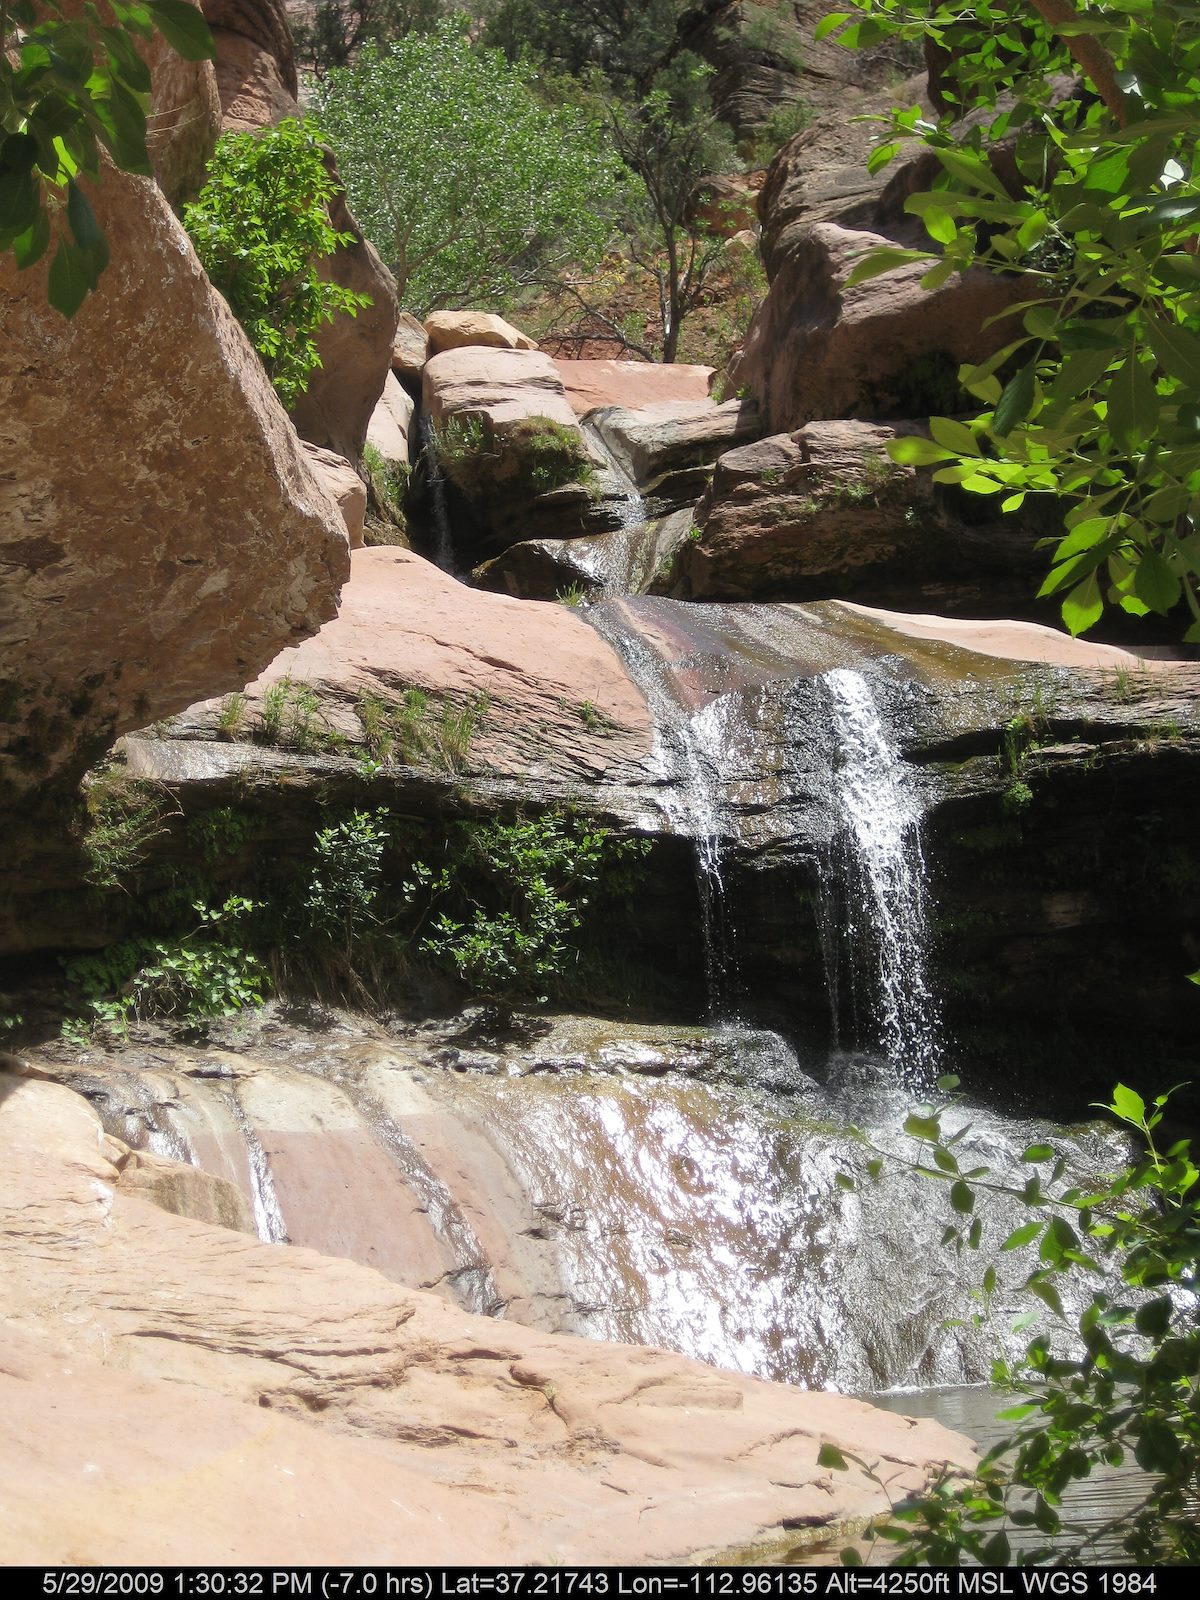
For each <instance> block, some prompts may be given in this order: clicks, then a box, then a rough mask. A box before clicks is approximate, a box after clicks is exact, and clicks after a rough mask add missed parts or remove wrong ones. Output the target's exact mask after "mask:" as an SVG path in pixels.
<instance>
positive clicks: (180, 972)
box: [63, 895, 267, 1043]
mask: <svg viewBox="0 0 1200 1600" xmlns="http://www.w3.org/2000/svg"><path fill="white" fill-rule="evenodd" d="M193 909H194V910H195V911H196V913H197V914H198V916H199V919H200V920H199V922H198V924H197V925H196V926H195V927H194V928H193V929H192V930H191V931H190V932H189V933H187V934H185V935H183V936H182V937H180V938H178V939H129V940H125V941H124V942H122V943H120V944H117V945H112V946H110V947H109V948H108V949H107V950H104V951H102V952H101V953H100V954H99V955H94V956H81V957H79V958H77V959H75V960H73V961H70V962H68V963H67V964H66V981H67V985H68V988H69V989H70V990H72V991H73V992H74V993H75V994H76V995H77V997H78V999H79V1000H81V1001H82V1003H83V1005H84V1008H85V1009H84V1014H83V1015H82V1016H76V1017H73V1018H71V1019H70V1020H68V1021H67V1022H66V1023H64V1026H63V1032H64V1035H65V1037H67V1038H68V1039H70V1040H72V1041H74V1042H76V1043H84V1042H86V1040H87V1038H88V1036H89V1035H90V1032H91V1031H92V1029H94V1028H96V1027H102V1028H108V1029H115V1030H116V1031H118V1032H121V1033H124V1032H125V1031H126V1030H127V1028H128V1026H129V1023H130V1022H131V1021H132V1020H134V1019H137V1020H145V1019H147V1018H151V1017H175V1018H179V1019H181V1020H184V1021H186V1022H189V1023H195V1022H204V1021H207V1020H211V1019H212V1018H214V1017H226V1016H231V1015H232V1014H233V1013H234V1012H237V1011H241V1010H243V1009H244V1008H245V1007H246V1006H257V1005H261V1004H262V1001H263V995H264V992H265V988H266V981H267V973H266V969H265V967H264V966H263V965H262V963H261V962H260V961H259V960H258V958H257V957H256V956H254V955H252V954H251V953H250V951H249V950H247V949H246V948H244V947H243V946H242V945H241V944H240V943H233V942H231V941H230V939H229V937H228V930H229V925H230V924H231V923H233V922H235V921H237V920H239V919H241V918H244V917H246V916H247V915H248V914H249V913H250V912H251V911H253V910H254V906H253V903H252V902H251V901H249V900H247V899H245V898H244V897H243V896H241V895H230V896H229V897H228V898H227V899H226V900H225V902H224V903H223V904H222V905H221V906H219V907H212V906H207V905H205V904H204V903H203V902H202V901H197V902H196V903H195V905H194V907H193Z"/></svg>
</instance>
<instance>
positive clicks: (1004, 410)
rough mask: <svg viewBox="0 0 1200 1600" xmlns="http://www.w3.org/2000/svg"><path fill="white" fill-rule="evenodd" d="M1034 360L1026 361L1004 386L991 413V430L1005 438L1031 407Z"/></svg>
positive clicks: (1034, 369) (1027, 413)
mask: <svg viewBox="0 0 1200 1600" xmlns="http://www.w3.org/2000/svg"><path fill="white" fill-rule="evenodd" d="M1036 366H1037V363H1036V362H1035V361H1027V362H1026V363H1025V365H1024V366H1023V367H1022V368H1021V370H1020V371H1019V372H1018V373H1016V374H1015V375H1014V376H1013V377H1012V378H1010V379H1009V380H1008V382H1007V383H1006V384H1005V386H1004V393H1003V394H1002V395H1001V396H1000V399H999V401H998V402H997V404H996V409H995V411H994V413H993V414H992V432H993V433H995V434H999V435H1000V437H1001V438H1006V437H1007V436H1008V435H1009V434H1010V433H1011V432H1012V431H1013V429H1014V428H1015V427H1016V426H1017V424H1018V423H1019V422H1024V420H1025V418H1026V417H1027V416H1028V415H1029V413H1030V411H1031V409H1032V407H1033V392H1034V379H1035V377H1036Z"/></svg>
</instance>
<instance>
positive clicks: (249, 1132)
mask: <svg viewBox="0 0 1200 1600" xmlns="http://www.w3.org/2000/svg"><path fill="white" fill-rule="evenodd" d="M220 1098H221V1099H222V1100H224V1101H225V1103H226V1105H227V1106H228V1107H229V1112H230V1115H231V1116H232V1117H233V1120H234V1122H235V1123H236V1124H237V1126H238V1127H239V1128H240V1129H241V1134H242V1138H243V1139H244V1140H245V1141H246V1161H247V1164H248V1166H249V1168H250V1204H251V1206H252V1207H253V1210H254V1226H255V1228H256V1229H257V1230H258V1237H259V1238H260V1239H261V1240H262V1242H263V1243H264V1244H287V1243H288V1231H287V1226H286V1224H285V1223H284V1220H283V1212H282V1211H281V1209H280V1206H279V1196H278V1194H277V1193H276V1191H275V1179H274V1177H273V1175H272V1173H271V1163H270V1162H269V1161H268V1160H267V1152H266V1151H265V1150H264V1149H263V1147H262V1143H261V1141H260V1139H259V1137H258V1134H257V1133H256V1132H255V1130H254V1124H253V1123H252V1122H251V1121H250V1118H249V1117H248V1116H247V1115H246V1111H245V1107H244V1106H243V1105H242V1102H241V1101H240V1100H239V1099H238V1097H237V1092H236V1091H235V1090H230V1091H229V1092H227V1093H225V1092H221V1093H220Z"/></svg>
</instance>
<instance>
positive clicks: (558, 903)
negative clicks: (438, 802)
mask: <svg viewBox="0 0 1200 1600" xmlns="http://www.w3.org/2000/svg"><path fill="white" fill-rule="evenodd" d="M645 848H646V847H645V846H644V844H643V843H642V842H640V841H636V840H618V839H616V838H614V837H613V835H612V834H611V833H610V832H609V831H608V830H607V829H604V828H598V827H594V826H591V825H589V824H588V823H587V822H586V821H583V820H581V819H578V818H572V817H566V816H563V815H562V814H560V813H557V812H551V813H549V814H547V815H546V816H542V817H531V818H524V817H522V818H518V819H517V820H516V821H515V822H507V823H506V822H491V823H485V824H479V823H464V824H461V825H460V826H459V828H458V829H457V830H456V836H455V838H454V839H453V841H452V843H451V849H450V853H449V857H448V862H447V868H446V870H445V871H444V872H443V874H442V875H441V877H440V878H438V879H436V880H428V879H426V880H422V879H421V878H420V877H418V878H417V879H416V880H415V882H414V885H413V886H412V888H413V892H414V893H415V892H416V891H417V890H419V889H421V888H426V889H428V884H429V882H431V881H432V882H433V883H435V885H436V893H437V894H439V895H441V894H448V895H450V896H451V897H452V898H453V900H454V902H455V903H454V905H453V907H452V910H453V913H454V914H453V915H452V914H451V913H450V912H448V911H440V912H439V913H438V915H437V916H436V917H435V919H434V921H433V924H432V930H433V931H432V932H431V933H430V934H428V935H427V936H426V937H425V938H424V939H423V941H422V945H421V948H422V949H423V950H424V951H425V952H426V953H427V954H429V955H432V956H433V957H434V958H435V959H436V960H437V961H438V962H440V963H441V964H442V965H444V966H446V967H448V968H449V969H451V970H452V971H454V972H455V973H457V975H458V976H459V977H460V978H461V979H462V981H463V982H464V983H466V984H467V985H468V986H469V987H470V988H471V989H473V990H475V991H476V992H477V993H479V994H482V995H484V996H486V997H487V998H489V999H498V1000H506V1001H512V1000H530V999H535V1000H537V1001H538V1002H539V1003H540V1002H543V1001H545V1000H546V999H547V998H548V996H549V994H550V992H551V991H554V990H559V991H560V992H561V990H562V989H563V988H564V987H565V984H564V979H565V976H566V969H567V967H568V966H569V965H570V964H572V963H573V962H574V961H576V960H577V959H578V950H577V947H576V945H575V943H574V941H573V937H572V936H573V935H574V934H575V933H576V932H577V931H578V930H579V929H580V928H581V927H582V925H583V922H584V918H585V910H586V907H587V906H588V903H589V900H590V898H591V896H592V894H593V893H594V891H595V889H596V887H597V885H598V884H599V882H600V878H601V874H602V872H604V871H605V870H606V869H609V868H611V867H613V866H615V865H616V864H617V863H619V862H621V861H628V860H629V859H630V858H631V857H633V856H634V855H637V854H639V853H644V849H645ZM423 871H425V872H426V873H427V872H428V869H423Z"/></svg>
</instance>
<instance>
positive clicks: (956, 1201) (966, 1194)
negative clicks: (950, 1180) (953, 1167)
mask: <svg viewBox="0 0 1200 1600" xmlns="http://www.w3.org/2000/svg"><path fill="white" fill-rule="evenodd" d="M950 1204H951V1205H952V1206H953V1207H954V1209H955V1211H957V1212H959V1213H960V1214H961V1215H963V1216H966V1215H967V1213H968V1212H971V1211H974V1209H975V1194H974V1191H973V1190H972V1189H971V1187H970V1185H969V1184H966V1183H963V1181H962V1179H961V1178H960V1179H959V1181H958V1182H957V1183H954V1184H951V1186H950Z"/></svg>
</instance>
